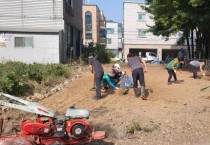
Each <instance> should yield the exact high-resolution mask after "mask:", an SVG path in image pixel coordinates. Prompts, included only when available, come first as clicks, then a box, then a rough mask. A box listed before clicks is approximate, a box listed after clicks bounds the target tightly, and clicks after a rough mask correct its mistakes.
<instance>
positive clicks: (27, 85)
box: [0, 61, 72, 96]
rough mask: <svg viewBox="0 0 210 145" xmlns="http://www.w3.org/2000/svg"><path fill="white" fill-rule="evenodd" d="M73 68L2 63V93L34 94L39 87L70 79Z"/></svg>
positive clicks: (0, 73) (59, 65)
mask: <svg viewBox="0 0 210 145" xmlns="http://www.w3.org/2000/svg"><path fill="white" fill-rule="evenodd" d="M71 74H72V68H70V67H67V66H65V65H63V64H46V65H45V64H38V63H34V64H25V63H21V62H12V61H8V62H3V63H0V91H1V92H4V93H9V94H11V95H18V96H23V95H29V94H33V93H34V91H35V90H40V89H36V87H37V86H38V85H37V84H39V85H41V87H39V88H45V87H48V86H53V85H55V84H57V83H58V82H60V80H63V79H66V78H69V77H70V75H71Z"/></svg>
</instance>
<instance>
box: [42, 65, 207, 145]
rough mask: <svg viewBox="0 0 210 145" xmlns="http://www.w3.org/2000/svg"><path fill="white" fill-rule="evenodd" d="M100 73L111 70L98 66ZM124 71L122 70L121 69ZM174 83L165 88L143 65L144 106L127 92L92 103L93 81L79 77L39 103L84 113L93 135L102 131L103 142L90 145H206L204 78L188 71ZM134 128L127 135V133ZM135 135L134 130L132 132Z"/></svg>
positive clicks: (161, 72) (154, 69) (160, 76)
mask: <svg viewBox="0 0 210 145" xmlns="http://www.w3.org/2000/svg"><path fill="white" fill-rule="evenodd" d="M103 67H104V70H105V71H107V70H109V69H110V68H111V64H109V65H104V66H103ZM121 67H122V70H126V71H127V73H128V74H129V75H130V74H131V72H130V71H129V70H128V68H127V66H126V65H125V64H122V65H121ZM177 77H178V80H180V83H172V84H171V85H168V84H167V78H168V73H167V71H166V69H165V67H164V66H162V65H148V72H146V73H145V82H146V93H147V96H148V100H146V101H144V100H142V99H141V98H136V97H135V95H134V91H133V89H132V88H131V89H130V90H129V93H128V94H126V95H122V91H121V90H115V91H109V94H108V96H106V97H105V98H103V99H100V100H98V101H96V100H94V99H93V98H92V97H93V96H94V95H95V91H90V88H92V86H93V75H92V74H91V73H90V71H85V72H83V75H82V77H81V78H80V79H78V80H75V81H72V82H71V83H70V85H69V86H68V87H66V88H64V89H63V90H62V91H60V92H57V93H56V94H54V95H52V96H51V97H49V98H46V99H44V100H42V101H41V102H40V103H41V104H42V105H44V106H46V107H48V108H51V109H53V110H55V111H58V112H59V113H60V114H65V111H66V109H67V108H68V107H70V106H75V107H76V108H85V109H88V110H89V111H90V119H89V120H88V122H89V123H90V124H91V125H92V126H93V127H94V128H95V129H96V130H105V131H106V139H104V140H103V141H95V142H93V143H91V144H92V145H128V144H130V145H189V144H191V145H208V144H210V89H207V90H205V91H204V92H200V89H201V88H203V87H206V86H209V85H210V77H209V78H201V79H196V80H195V79H193V78H192V74H191V73H190V72H188V71H183V73H179V72H177ZM132 125H133V126H134V128H135V127H136V129H135V130H134V132H133V133H128V132H129V131H130V132H132V131H133V130H132V129H133V128H132V127H131V126H132ZM138 129H139V130H138Z"/></svg>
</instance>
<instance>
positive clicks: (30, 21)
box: [0, 0, 63, 31]
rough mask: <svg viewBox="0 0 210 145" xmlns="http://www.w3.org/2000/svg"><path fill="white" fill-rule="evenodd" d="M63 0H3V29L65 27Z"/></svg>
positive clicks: (0, 16)
mask: <svg viewBox="0 0 210 145" xmlns="http://www.w3.org/2000/svg"><path fill="white" fill-rule="evenodd" d="M62 20H63V0H43V1H34V0H30V1H29V0H13V1H8V0H1V1H0V26H1V30H3V29H4V28H6V30H8V29H10V28H12V29H15V28H16V29H19V31H21V30H23V29H27V28H29V29H31V30H34V29H39V30H60V29H62V28H63V21H62Z"/></svg>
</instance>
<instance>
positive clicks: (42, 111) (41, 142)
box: [0, 93, 105, 145]
mask: <svg viewBox="0 0 210 145" xmlns="http://www.w3.org/2000/svg"><path fill="white" fill-rule="evenodd" d="M0 96H4V97H7V98H9V99H12V100H15V101H17V102H20V103H22V104H24V105H19V104H13V103H8V102H5V101H0V105H3V106H8V107H11V108H16V109H20V110H24V111H27V112H31V113H35V114H37V115H38V117H37V118H36V120H31V119H26V120H22V121H21V123H20V130H18V129H17V128H13V133H12V134H1V135H0V145H14V144H17V145H36V144H37V145H67V144H69V145H72V144H78V143H86V142H91V141H92V140H93V139H103V138H104V136H105V132H103V131H93V130H91V129H90V125H89V124H88V123H87V122H86V121H85V120H84V119H87V118H88V117H89V112H88V111H87V110H85V109H75V108H69V109H67V111H66V115H65V117H63V118H62V119H59V118H58V117H57V116H56V115H55V113H54V112H53V111H52V110H49V109H47V108H45V107H43V106H41V105H40V104H38V103H34V102H28V101H25V100H22V99H20V98H17V97H14V96H11V95H8V94H4V93H0ZM2 126H3V119H0V127H1V128H0V129H1V130H2Z"/></svg>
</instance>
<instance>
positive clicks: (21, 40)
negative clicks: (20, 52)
mask: <svg viewBox="0 0 210 145" xmlns="http://www.w3.org/2000/svg"><path fill="white" fill-rule="evenodd" d="M15 47H27V48H33V37H15Z"/></svg>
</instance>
